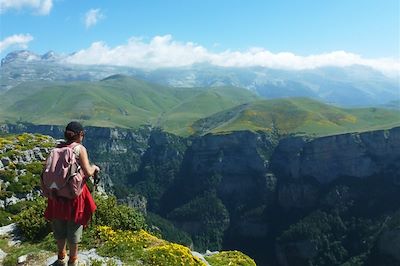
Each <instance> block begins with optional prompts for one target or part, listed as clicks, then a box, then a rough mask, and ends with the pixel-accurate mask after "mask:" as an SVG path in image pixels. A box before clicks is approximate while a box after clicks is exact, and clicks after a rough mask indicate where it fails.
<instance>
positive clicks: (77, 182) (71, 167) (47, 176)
mask: <svg viewBox="0 0 400 266" xmlns="http://www.w3.org/2000/svg"><path fill="white" fill-rule="evenodd" d="M78 145H80V144H79V143H76V142H73V143H71V144H69V145H66V144H61V145H58V146H57V147H56V148H54V149H53V150H52V151H51V152H50V154H49V156H48V157H47V160H46V165H45V168H44V169H43V172H42V176H41V187H42V191H43V195H44V196H45V197H47V198H57V197H63V198H68V199H74V198H76V197H77V196H79V195H80V194H81V192H82V185H83V180H84V178H83V177H84V176H83V173H82V170H81V167H80V165H79V164H78V161H77V159H76V156H75V153H74V148H75V147H77V146H78Z"/></svg>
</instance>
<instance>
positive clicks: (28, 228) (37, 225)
mask: <svg viewBox="0 0 400 266" xmlns="http://www.w3.org/2000/svg"><path fill="white" fill-rule="evenodd" d="M45 208H46V201H45V199H44V198H37V199H36V200H35V201H34V204H33V205H32V206H31V207H30V208H28V209H25V210H23V211H22V212H21V213H20V214H19V215H17V217H16V218H15V220H16V222H17V227H18V229H19V230H20V231H21V233H22V235H23V236H24V237H25V238H26V239H27V240H28V241H39V240H42V239H43V238H44V237H45V236H46V235H47V234H48V233H50V227H49V225H48V222H47V221H46V220H45V218H44V216H43V213H44V210H45Z"/></svg>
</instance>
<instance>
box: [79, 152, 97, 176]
mask: <svg viewBox="0 0 400 266" xmlns="http://www.w3.org/2000/svg"><path fill="white" fill-rule="evenodd" d="M79 161H80V164H81V167H82V170H83V172H84V174H85V176H93V175H94V173H95V172H99V171H100V168H99V167H98V166H97V165H95V164H92V165H91V164H90V163H89V156H88V153H87V151H86V148H85V147H84V146H81V147H80V152H79Z"/></svg>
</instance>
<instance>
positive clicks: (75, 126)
mask: <svg viewBox="0 0 400 266" xmlns="http://www.w3.org/2000/svg"><path fill="white" fill-rule="evenodd" d="M65 131H72V132H75V133H79V132H82V131H83V126H82V125H81V123H79V122H76V121H72V122H70V123H69V124H68V125H67V127H66V128H65Z"/></svg>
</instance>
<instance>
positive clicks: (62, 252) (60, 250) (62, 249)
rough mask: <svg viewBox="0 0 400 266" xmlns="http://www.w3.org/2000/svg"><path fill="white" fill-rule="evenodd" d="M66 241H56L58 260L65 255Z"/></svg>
mask: <svg viewBox="0 0 400 266" xmlns="http://www.w3.org/2000/svg"><path fill="white" fill-rule="evenodd" d="M65 244H66V240H65V239H59V240H57V249H58V258H59V259H63V258H64V257H65V255H66V254H67V249H66V246H65Z"/></svg>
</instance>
